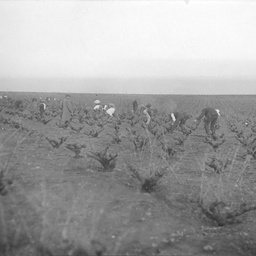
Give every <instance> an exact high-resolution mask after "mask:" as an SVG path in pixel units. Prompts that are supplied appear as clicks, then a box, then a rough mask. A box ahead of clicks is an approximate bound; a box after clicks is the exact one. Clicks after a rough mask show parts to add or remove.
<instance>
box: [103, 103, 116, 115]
mask: <svg viewBox="0 0 256 256" xmlns="http://www.w3.org/2000/svg"><path fill="white" fill-rule="evenodd" d="M103 110H105V111H106V113H107V114H108V115H109V119H110V118H112V117H113V116H115V114H116V107H115V104H113V103H110V104H108V105H105V106H104V109H103Z"/></svg>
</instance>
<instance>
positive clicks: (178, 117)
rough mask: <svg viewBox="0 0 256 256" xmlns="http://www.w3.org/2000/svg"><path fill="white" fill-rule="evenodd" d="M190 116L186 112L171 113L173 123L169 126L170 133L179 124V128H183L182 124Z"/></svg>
mask: <svg viewBox="0 0 256 256" xmlns="http://www.w3.org/2000/svg"><path fill="white" fill-rule="evenodd" d="M191 117H192V116H191V115H188V114H187V113H179V112H173V113H171V118H172V122H173V125H172V127H171V130H170V132H171V133H172V132H173V131H174V130H175V128H176V127H177V126H179V127H180V128H181V130H183V129H184V127H183V125H185V124H186V122H187V120H188V119H189V118H191Z"/></svg>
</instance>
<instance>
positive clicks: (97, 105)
mask: <svg viewBox="0 0 256 256" xmlns="http://www.w3.org/2000/svg"><path fill="white" fill-rule="evenodd" d="M94 104H95V106H94V108H93V109H94V110H95V111H100V110H102V109H103V108H102V106H101V102H100V101H99V100H95V101H94Z"/></svg>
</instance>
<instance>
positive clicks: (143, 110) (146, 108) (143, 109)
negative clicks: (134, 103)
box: [139, 104, 151, 125]
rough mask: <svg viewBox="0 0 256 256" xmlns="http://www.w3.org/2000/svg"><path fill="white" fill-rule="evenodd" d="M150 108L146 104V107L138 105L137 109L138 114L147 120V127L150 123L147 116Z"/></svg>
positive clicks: (149, 117)
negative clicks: (138, 110)
mask: <svg viewBox="0 0 256 256" xmlns="http://www.w3.org/2000/svg"><path fill="white" fill-rule="evenodd" d="M150 107H151V105H150V104H147V105H146V106H144V105H140V107H139V109H140V114H143V115H144V116H145V117H146V118H147V121H146V124H147V125H149V123H150V121H151V116H150V114H149V112H150Z"/></svg>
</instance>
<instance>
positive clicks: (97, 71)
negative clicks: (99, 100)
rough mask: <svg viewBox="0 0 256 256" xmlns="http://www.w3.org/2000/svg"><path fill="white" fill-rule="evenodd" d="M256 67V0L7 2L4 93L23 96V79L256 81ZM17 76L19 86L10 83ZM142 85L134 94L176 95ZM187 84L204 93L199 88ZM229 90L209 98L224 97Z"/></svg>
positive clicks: (2, 16) (1, 18) (2, 25)
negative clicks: (16, 92) (9, 80)
mask: <svg viewBox="0 0 256 256" xmlns="http://www.w3.org/2000/svg"><path fill="white" fill-rule="evenodd" d="M255 67H256V1H253V0H252V1H250V0H241V1H239V0H236V1H227V0H222V1H210V0H204V1H197V0H190V1H189V3H188V4H186V3H185V1H184V0H176V1H174V0H170V1H161V0H160V1H62V2H61V1H54V2H50V1H49V2H47V1H21V2H18V1H0V78H4V81H5V82H1V83H0V90H1V89H2V90H6V89H9V90H17V86H18V84H17V81H18V80H19V79H21V78H23V79H24V78H30V79H32V78H33V79H37V78H38V79H41V78H48V79H49V78H62V79H64V78H67V79H70V78H72V79H73V80H72V81H74V79H76V78H79V79H81V78H85V79H88V78H90V79H91V78H96V79H99V78H103V79H104V78H119V79H127V78H133V79H135V78H136V79H142V78H147V79H151V78H152V79H158V78H159V79H165V80H166V79H171V80H172V81H174V80H175V79H177V78H179V79H180V78H183V79H186V80H187V79H192V78H193V79H201V78H202V79H204V80H206V81H207V80H212V79H218V80H221V79H233V80H236V81H238V80H254V79H255V80H256V72H255V70H256V69H255ZM14 78H15V79H16V80H15V81H16V84H15V85H14V83H13V82H12V83H9V84H8V82H7V81H8V79H14ZM2 81H3V80H2ZM33 81H35V80H33ZM19 86H20V87H18V89H19V90H20V91H22V90H31V91H35V90H39V91H63V90H64V91H70V92H72V91H75V92H78V91H81V92H100V91H102V92H103V91H104V92H105V91H106V88H105V87H106V85H104V83H102V84H101V85H100V86H101V87H99V86H97V90H96V89H94V85H91V86H88V84H87V86H86V85H85V86H81V83H80V84H79V85H76V83H75V82H74V83H72V84H70V85H67V84H66V85H65V89H63V88H64V87H63V86H62V87H61V83H56V84H55V85H54V84H53V83H51V84H50V85H47V83H46V84H45V85H43V86H42V85H41V86H40V87H39V88H38V87H36V85H35V86H33V84H29V86H28V85H25V83H24V82H23V83H20V85H19ZM110 86H111V85H109V87H110ZM119 86H120V87H118V88H117V86H116V85H115V86H114V87H113V88H112V89H111V88H110V89H107V92H118V93H120V92H124V93H125V92H127V88H126V89H125V88H124V86H126V87H127V86H128V85H127V83H125V84H123V85H122V83H120V85H119ZM141 86H142V87H143V88H139V84H136V85H131V88H132V89H131V88H130V90H128V92H129V93H143V92H144V91H145V92H147V93H172V90H171V88H170V87H171V86H172V83H170V86H166V84H165V86H162V87H161V86H160V85H158V86H157V85H153V84H152V83H148V84H146V83H144V84H141ZM186 86H193V88H195V91H198V90H199V87H196V86H197V85H196V84H195V83H191V85H189V84H187V85H186ZM201 86H202V85H201ZM206 86H207V85H206ZM252 86H253V83H251V82H250V83H248V84H247V83H244V84H243V85H242V86H241V91H239V86H238V88H236V93H255V94H256V90H255V89H254V87H255V86H254V87H252ZM109 87H108V88H109ZM176 87H177V85H176ZM176 87H175V88H176ZM181 87H182V88H183V90H184V86H183V85H182V86H181ZM222 87H223V86H219V87H217V85H216V88H214V86H209V91H207V89H204V91H206V92H204V93H208V94H211V93H216V91H217V92H220V93H221V91H220V90H222V89H223V88H222ZM177 88H178V87H177ZM177 88H176V89H175V90H178V89H177ZM200 88H201V87H200ZM95 90H96V91H95ZM230 90H231V91H230V93H232V86H231V87H230ZM237 90H238V92H237ZM185 91H186V90H185ZM190 91H191V88H190ZM199 91H200V90H199ZM182 93H184V92H182Z"/></svg>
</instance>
